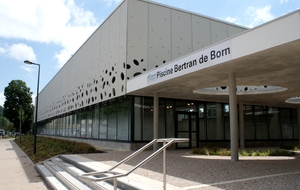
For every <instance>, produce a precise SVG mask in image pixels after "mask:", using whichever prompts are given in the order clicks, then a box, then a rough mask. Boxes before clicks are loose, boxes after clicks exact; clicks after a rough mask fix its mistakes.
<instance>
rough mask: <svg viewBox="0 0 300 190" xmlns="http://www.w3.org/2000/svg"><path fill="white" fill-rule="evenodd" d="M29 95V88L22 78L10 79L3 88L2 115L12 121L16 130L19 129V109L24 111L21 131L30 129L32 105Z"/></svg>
mask: <svg viewBox="0 0 300 190" xmlns="http://www.w3.org/2000/svg"><path fill="white" fill-rule="evenodd" d="M31 95H32V92H30V88H28V87H27V86H26V83H25V82H24V81H22V80H12V81H11V82H10V83H9V84H8V86H7V87H6V88H5V89H4V96H5V102H4V110H3V116H4V117H6V118H7V119H9V120H10V121H11V122H13V123H14V127H15V130H16V131H19V128H20V119H19V118H21V117H20V114H19V111H20V109H22V110H23V111H24V115H22V120H23V122H22V132H24V133H25V132H27V131H30V129H31V127H32V123H33V111H34V107H33V105H32V98H31Z"/></svg>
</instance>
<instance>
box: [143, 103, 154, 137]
mask: <svg viewBox="0 0 300 190" xmlns="http://www.w3.org/2000/svg"><path fill="white" fill-rule="evenodd" d="M143 108H144V109H143V110H144V118H143V119H144V120H143V140H152V139H153V125H154V124H153V98H148V97H145V98H144V106H143Z"/></svg>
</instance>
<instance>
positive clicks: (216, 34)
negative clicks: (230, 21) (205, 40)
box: [210, 20, 229, 44]
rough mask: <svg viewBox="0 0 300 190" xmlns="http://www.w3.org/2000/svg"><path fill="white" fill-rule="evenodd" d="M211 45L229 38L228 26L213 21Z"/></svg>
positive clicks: (211, 22)
mask: <svg viewBox="0 0 300 190" xmlns="http://www.w3.org/2000/svg"><path fill="white" fill-rule="evenodd" d="M210 25H211V43H212V44H214V43H216V42H219V41H221V40H224V39H226V38H228V37H229V35H228V32H227V24H225V23H221V22H218V21H214V20H211V21H210Z"/></svg>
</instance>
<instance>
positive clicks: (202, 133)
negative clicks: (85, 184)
mask: <svg viewBox="0 0 300 190" xmlns="http://www.w3.org/2000/svg"><path fill="white" fill-rule="evenodd" d="M299 60H300V11H295V12H292V13H290V14H287V15H285V16H283V17H281V18H278V19H276V20H273V21H271V22H268V23H266V24H263V25H261V26H258V27H256V28H253V29H248V28H245V27H242V26H238V25H234V24H232V23H227V22H224V21H221V20H218V19H214V18H210V17H207V16H204V15H199V14H197V13H192V12H189V11H185V10H181V9H178V8H174V7H169V6H166V5H162V4H159V3H155V2H153V1H148V0H124V1H123V2H122V3H121V4H120V5H119V6H118V7H117V8H116V10H115V11H114V12H113V13H112V14H111V15H110V16H109V17H108V18H107V19H106V20H105V21H104V22H103V23H102V24H101V26H99V28H98V29H97V30H96V31H95V32H94V33H93V34H92V35H91V36H90V37H89V38H88V39H87V40H86V42H85V43H84V44H83V45H82V46H81V47H80V48H79V49H78V51H77V52H76V53H75V54H74V55H73V56H72V57H71V58H70V59H69V61H68V62H67V63H66V64H65V65H64V67H63V68H62V69H61V70H60V71H59V72H58V73H57V74H56V76H55V77H54V78H53V79H52V80H51V81H50V82H49V83H48V84H47V85H46V87H45V88H44V89H43V90H42V91H41V92H40V94H39V104H38V106H39V108H38V122H39V125H38V133H39V134H43V135H51V136H60V137H63V138H71V139H75V140H78V139H80V140H81V141H85V142H89V143H93V144H94V145H96V146H100V147H105V148H112V149H125V150H131V149H137V148H139V147H141V146H142V145H143V144H145V143H146V142H149V141H150V140H152V139H153V138H174V137H179V138H181V137H184V138H189V139H190V142H188V143H180V144H177V145H176V147H175V148H193V147H199V146H203V145H207V144H209V143H221V144H223V145H224V144H225V145H227V146H228V147H229V146H230V147H231V149H232V151H233V152H234V153H233V156H232V159H233V160H235V159H236V156H237V153H235V152H236V151H237V148H238V145H240V147H242V148H243V147H244V146H245V145H246V146H252V145H254V144H260V145H262V144H264V145H269V144H272V143H273V144H274V143H298V141H299V131H300V130H299V125H298V123H299V121H298V120H297V118H299V113H300V110H299V106H297V104H295V103H299V102H300V101H298V100H299V98H298V97H299V96H300V88H299V85H300V78H299V73H300V61H299ZM297 109H298V111H297Z"/></svg>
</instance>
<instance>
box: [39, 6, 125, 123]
mask: <svg viewBox="0 0 300 190" xmlns="http://www.w3.org/2000/svg"><path fill="white" fill-rule="evenodd" d="M126 5H127V3H126V2H125V3H123V4H122V5H120V6H119V8H118V9H116V10H115V12H114V13H113V14H112V15H111V16H110V17H109V18H108V19H107V20H106V21H105V22H104V23H103V25H102V26H100V28H98V30H97V31H95V32H94V34H93V35H92V36H91V37H90V38H89V39H88V40H87V41H86V42H85V43H84V44H83V45H82V46H81V47H80V49H79V50H78V51H77V52H76V53H75V55H73V56H72V57H71V59H70V60H69V61H68V62H67V63H66V64H65V66H64V67H63V68H62V69H61V70H60V71H59V72H58V73H57V75H56V76H55V77H54V78H53V79H52V80H51V81H50V83H49V84H48V85H47V86H46V87H45V89H43V91H42V92H41V93H40V100H39V103H40V105H39V116H38V120H39V121H40V120H44V119H47V118H50V117H54V116H56V115H60V114H65V113H68V112H70V111H74V110H77V109H80V108H83V107H86V106H90V105H93V104H95V103H99V102H102V101H105V100H108V99H112V98H115V97H118V96H121V95H123V94H125V83H126V66H125V63H126V26H127V7H126ZM121 73H123V74H121ZM121 76H123V77H121ZM122 78H123V79H122Z"/></svg>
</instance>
